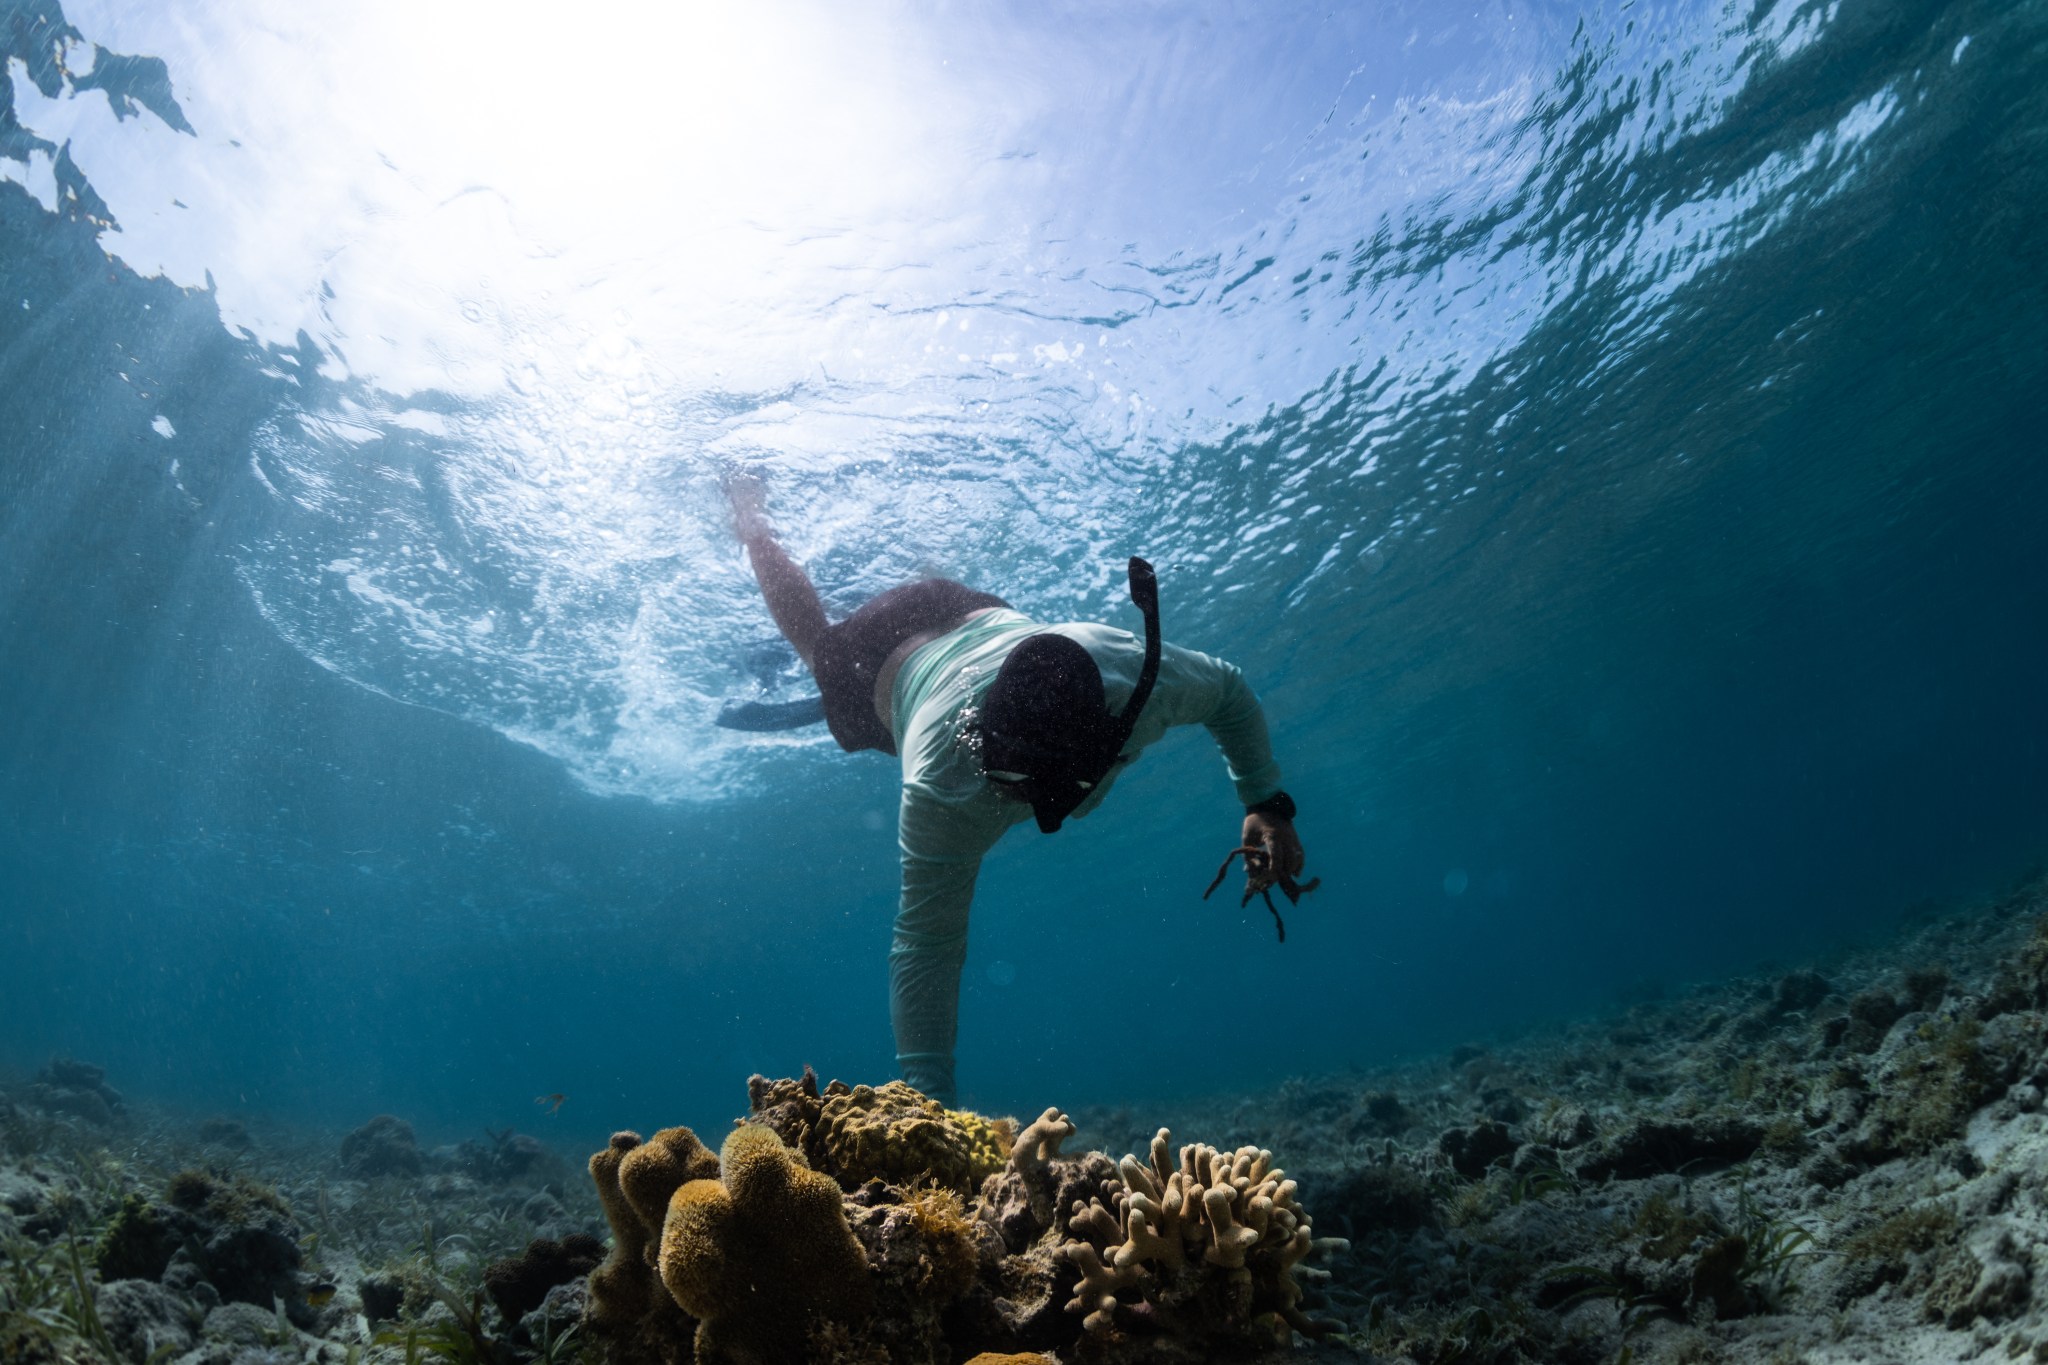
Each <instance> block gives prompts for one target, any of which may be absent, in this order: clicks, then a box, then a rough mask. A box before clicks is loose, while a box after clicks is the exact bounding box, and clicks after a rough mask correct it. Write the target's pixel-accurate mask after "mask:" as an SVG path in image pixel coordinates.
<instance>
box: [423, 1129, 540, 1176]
mask: <svg viewBox="0 0 2048 1365" xmlns="http://www.w3.org/2000/svg"><path fill="white" fill-rule="evenodd" d="M484 1132H485V1134H486V1135H488V1136H489V1138H490V1142H489V1143H482V1142H477V1141H475V1140H474V1139H471V1140H469V1141H466V1142H462V1143H459V1144H457V1145H456V1147H455V1149H454V1151H453V1152H452V1153H451V1154H450V1155H451V1161H450V1164H451V1165H452V1166H453V1167H454V1168H455V1169H457V1170H459V1171H462V1172H464V1173H466V1174H468V1175H469V1176H471V1177H472V1178H474V1179H476V1180H480V1181H482V1182H484V1183H485V1184H489V1185H508V1184H511V1183H512V1182H513V1181H515V1180H529V1179H534V1178H537V1177H559V1176H561V1175H565V1174H567V1170H568V1168H567V1165H566V1163H564V1162H563V1160H562V1158H561V1157H559V1156H557V1155H556V1154H555V1152H554V1151H553V1150H551V1149H550V1148H549V1147H548V1145H547V1144H546V1143H544V1142H542V1141H541V1140H540V1139H539V1138H537V1137H533V1136H531V1135H530V1134H527V1133H517V1132H514V1131H513V1130H512V1129H510V1128H507V1129H506V1130H505V1131H504V1132H502V1133H501V1132H498V1131H496V1130H495V1129H490V1128H486V1129H484Z"/></svg>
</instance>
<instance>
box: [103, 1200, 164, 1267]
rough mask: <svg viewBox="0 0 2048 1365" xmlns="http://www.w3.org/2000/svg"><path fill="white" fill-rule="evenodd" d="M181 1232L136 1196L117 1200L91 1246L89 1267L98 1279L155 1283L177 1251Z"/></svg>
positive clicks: (148, 1203) (145, 1201) (150, 1205)
mask: <svg viewBox="0 0 2048 1365" xmlns="http://www.w3.org/2000/svg"><path fill="white" fill-rule="evenodd" d="M182 1232H183V1229H181V1228H174V1227H173V1226H172V1225H171V1221H170V1219H169V1218H168V1217H165V1216H161V1215H159V1214H158V1213H157V1211H156V1209H155V1207H154V1206H153V1205H152V1204H151V1203H150V1202H149V1200H147V1199H145V1198H144V1197H143V1196H141V1195H139V1194H131V1195H129V1196H128V1197H127V1198H126V1199H124V1200H122V1201H121V1207H120V1208H119V1209H118V1210H116V1211H115V1213H114V1216H113V1218H112V1219H111V1220H110V1221H109V1222H108V1223H107V1226H106V1228H105V1230H103V1231H102V1232H101V1233H100V1235H99V1240H98V1241H97V1242H96V1243H95V1244H94V1245H93V1255H92V1263H93V1268H94V1269H95V1270H97V1271H99V1274H100V1278H101V1279H102V1280H158V1279H161V1278H163V1273H164V1270H165V1269H166V1268H167V1267H168V1266H169V1265H170V1263H171V1257H172V1255H173V1254H174V1253H175V1252H176V1251H177V1250H178V1247H179V1244H180V1241H181V1233H182Z"/></svg>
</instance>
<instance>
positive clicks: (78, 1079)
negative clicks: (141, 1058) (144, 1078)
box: [26, 1057, 127, 1128]
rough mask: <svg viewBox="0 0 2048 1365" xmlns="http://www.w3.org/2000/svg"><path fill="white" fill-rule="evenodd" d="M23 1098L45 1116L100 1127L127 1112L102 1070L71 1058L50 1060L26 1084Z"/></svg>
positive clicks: (119, 1095) (119, 1094)
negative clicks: (64, 1117)
mask: <svg viewBox="0 0 2048 1365" xmlns="http://www.w3.org/2000/svg"><path fill="white" fill-rule="evenodd" d="M26 1098H27V1099H28V1101H29V1103H31V1104H33V1105H34V1106H35V1107H36V1108H38V1109H42V1110H44V1111H46V1112H48V1113H53V1114H71V1115H74V1116H76V1117H78V1118H81V1119H83V1120H85V1121H86V1122H87V1123H90V1124H93V1125H95V1126H97V1127H102V1128H104V1127H107V1126H109V1125H111V1124H112V1123H114V1121H115V1120H116V1119H118V1118H120V1117H121V1116H122V1115H123V1114H124V1113H126V1112H127V1105H126V1103H124V1102H123V1100H122V1099H121V1092H120V1091H118V1090H116V1089H114V1087H112V1086H111V1085H108V1084H107V1073H106V1071H105V1069H104V1068H101V1067H97V1066H94V1065H92V1064H91V1063H90V1062H81V1061H77V1060H74V1059H73V1058H70V1057H56V1058H52V1059H51V1061H50V1063H49V1065H48V1066H45V1067H44V1068H43V1069H42V1070H41V1071H39V1072H37V1073H36V1077H35V1079H34V1080H33V1081H31V1082H30V1083H29V1087H28V1094H27V1097H26Z"/></svg>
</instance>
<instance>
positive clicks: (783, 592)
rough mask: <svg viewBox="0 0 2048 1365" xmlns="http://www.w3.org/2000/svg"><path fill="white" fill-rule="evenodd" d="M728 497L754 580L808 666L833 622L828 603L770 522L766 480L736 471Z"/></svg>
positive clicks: (727, 486)
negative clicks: (828, 616) (827, 614)
mask: <svg viewBox="0 0 2048 1365" xmlns="http://www.w3.org/2000/svg"><path fill="white" fill-rule="evenodd" d="M725 496H726V498H727V499H728V500H729V501H730V502H731V503H732V522H733V529H734V531H736V532H737V533H738V535H739V538H740V543H741V544H743V545H745V546H746V547H747V560H748V562H749V563H751V564H752V565H753V566H754V579H755V581H756V582H758V583H760V585H761V596H762V598H763V599H764V600H765V601H766V602H767V603H768V614H769V615H770V616H772V617H774V618H775V625H776V628H777V629H779V630H780V631H781V632H782V635H783V638H784V639H786V640H788V641H789V643H790V644H791V645H793V646H794V647H795V648H796V652H797V656H798V657H799V658H801V659H802V660H803V661H804V666H805V667H806V668H808V667H810V666H811V660H812V658H813V657H814V656H815V655H816V654H817V651H818V644H819V642H820V641H822V640H823V639H824V638H825V630H826V628H827V625H828V624H829V623H828V622H827V621H826V619H825V604H824V603H823V602H821V601H819V600H818V590H817V589H816V588H814V587H812V586H811V579H810V575H808V574H806V573H805V572H804V570H803V566H802V565H801V564H798V563H797V562H796V561H795V560H794V559H791V558H790V557H789V552H788V551H787V550H785V549H783V548H782V546H781V544H780V543H779V542H778V541H777V540H776V539H775V528H774V527H772V526H770V525H769V524H768V515H767V512H766V510H765V507H764V504H765V501H766V500H765V498H764V497H763V495H762V489H761V481H760V480H759V479H756V478H754V477H753V476H751V475H747V474H736V475H734V476H733V477H732V478H730V479H728V480H726V484H725Z"/></svg>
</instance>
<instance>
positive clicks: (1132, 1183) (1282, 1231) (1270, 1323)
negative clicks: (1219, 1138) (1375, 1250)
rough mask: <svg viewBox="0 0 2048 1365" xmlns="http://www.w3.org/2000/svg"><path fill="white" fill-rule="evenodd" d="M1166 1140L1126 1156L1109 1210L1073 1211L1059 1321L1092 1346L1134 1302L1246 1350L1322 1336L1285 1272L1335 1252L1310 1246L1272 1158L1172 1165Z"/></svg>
mask: <svg viewBox="0 0 2048 1365" xmlns="http://www.w3.org/2000/svg"><path fill="white" fill-rule="evenodd" d="M1171 1137H1172V1135H1171V1134H1170V1133H1168V1132H1167V1130H1166V1129H1164V1128H1162V1129H1160V1130H1159V1132H1158V1134H1157V1136H1155V1137H1154V1138H1153V1139H1152V1150H1151V1161H1150V1163H1149V1165H1148V1164H1147V1163H1145V1162H1141V1161H1139V1160H1138V1159H1137V1158H1136V1157H1134V1156H1126V1157H1125V1158H1124V1159H1123V1160H1122V1161H1121V1162H1120V1163H1118V1175H1119V1177H1120V1179H1121V1182H1122V1186H1123V1188H1122V1191H1121V1192H1119V1193H1117V1194H1115V1195H1114V1196H1113V1199H1114V1203H1115V1205H1116V1207H1115V1209H1114V1210H1112V1209H1110V1208H1109V1207H1107V1206H1106V1205H1105V1204H1104V1203H1103V1202H1102V1201H1101V1200H1099V1199H1097V1200H1092V1201H1090V1204H1089V1206H1088V1207H1087V1208H1086V1209H1076V1210H1075V1212H1074V1216H1073V1219H1072V1224H1071V1227H1072V1231H1073V1232H1074V1234H1075V1236H1076V1237H1077V1239H1081V1240H1076V1241H1074V1242H1071V1243H1069V1244H1068V1246H1067V1258H1068V1259H1069V1260H1070V1261H1072V1262H1073V1263H1074V1265H1075V1266H1076V1267H1077V1268H1078V1269H1079V1270H1080V1272H1081V1283H1080V1285H1079V1286H1077V1287H1076V1289H1075V1291H1074V1297H1073V1299H1072V1301H1071V1302H1069V1303H1068V1304H1067V1311H1068V1312H1070V1313H1085V1314H1086V1315H1087V1316H1086V1318H1085V1319H1084V1324H1083V1325H1084V1326H1085V1327H1086V1328H1087V1330H1088V1332H1089V1333H1090V1334H1092V1335H1094V1336H1096V1337H1098V1338H1102V1337H1107V1336H1109V1335H1110V1334H1111V1332H1112V1331H1113V1330H1114V1329H1115V1325H1116V1315H1117V1310H1118V1308H1119V1307H1122V1306H1125V1305H1127V1304H1129V1303H1131V1302H1133V1301H1134V1300H1135V1299H1137V1298H1142V1300H1143V1301H1144V1303H1145V1304H1147V1305H1149V1311H1150V1314H1151V1316H1152V1317H1153V1319H1154V1320H1156V1321H1157V1322H1158V1323H1159V1324H1160V1325H1162V1326H1164V1327H1166V1328H1167V1330H1169V1331H1174V1332H1180V1333H1190V1332H1199V1333H1201V1334H1202V1335H1204V1336H1208V1337H1211V1338H1231V1337H1236V1338H1238V1339H1239V1340H1241V1341H1243V1342H1244V1343H1245V1344H1247V1345H1252V1344H1259V1343H1263V1344H1267V1345H1271V1344H1273V1343H1275V1342H1279V1343H1285V1341H1286V1340H1287V1332H1288V1329H1289V1328H1290V1327H1292V1328H1294V1329H1296V1330H1299V1331H1302V1332H1304V1333H1307V1334H1310V1335H1322V1334H1324V1332H1325V1330H1326V1329H1325V1327H1324V1324H1322V1323H1319V1322H1316V1321H1314V1320H1313V1319H1311V1318H1309V1317H1307V1316H1306V1315H1305V1314H1303V1313H1302V1312H1301V1311H1300V1309H1299V1308H1298V1307H1297V1305H1298V1304H1299V1302H1300V1300H1301V1286H1300V1285H1298V1284H1297V1283H1295V1279H1294V1271H1295V1267H1296V1266H1297V1265H1298V1264H1299V1263H1300V1262H1301V1260H1302V1258H1304V1257H1305V1256H1307V1255H1308V1254H1309V1252H1310V1251H1311V1250H1314V1249H1316V1248H1317V1247H1318V1245H1322V1246H1331V1245H1342V1243H1341V1242H1340V1241H1338V1240H1337V1239H1330V1240H1329V1241H1327V1242H1324V1243H1321V1244H1318V1243H1317V1242H1316V1241H1315V1239H1314V1238H1313V1236H1312V1234H1311V1231H1310V1222H1309V1217H1308V1214H1307V1213H1306V1212H1305V1211H1304V1210H1303V1209H1302V1207H1301V1205H1300V1204H1299V1203H1298V1202H1297V1201H1296V1199H1295V1186H1294V1182H1293V1181H1292V1180H1288V1179H1286V1176H1285V1173H1284V1172H1283V1171H1281V1170H1279V1169H1277V1168H1276V1167H1274V1165H1273V1154H1272V1153H1271V1152H1267V1151H1261V1150H1259V1149H1257V1148H1253V1147H1240V1148H1238V1149H1237V1150H1236V1151H1235V1152H1221V1151H1218V1150H1217V1149H1216V1148H1214V1147H1210V1146H1208V1145H1206V1144H1192V1145H1189V1146H1185V1147H1182V1148H1181V1149H1180V1161H1179V1163H1178V1165H1173V1164H1170V1163H1169V1161H1168V1157H1167V1153H1168V1145H1169V1143H1170V1142H1171ZM1127 1295H1128V1296H1132V1297H1130V1298H1127V1297H1125V1296H1127Z"/></svg>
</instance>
